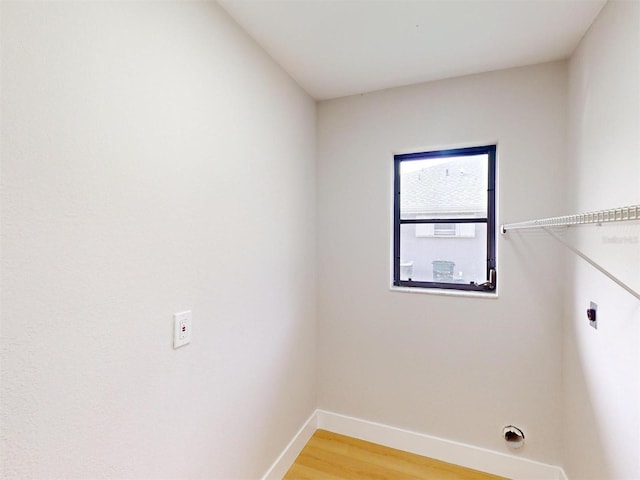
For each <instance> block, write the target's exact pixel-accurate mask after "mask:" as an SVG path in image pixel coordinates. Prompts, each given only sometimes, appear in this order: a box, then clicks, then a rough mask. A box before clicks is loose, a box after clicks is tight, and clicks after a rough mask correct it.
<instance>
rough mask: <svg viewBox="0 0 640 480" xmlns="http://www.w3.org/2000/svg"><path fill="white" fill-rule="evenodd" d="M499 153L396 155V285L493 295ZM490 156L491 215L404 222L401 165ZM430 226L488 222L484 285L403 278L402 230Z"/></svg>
mask: <svg viewBox="0 0 640 480" xmlns="http://www.w3.org/2000/svg"><path fill="white" fill-rule="evenodd" d="M496 150H497V145H483V146H477V147H466V148H454V149H447V150H433V151H427V152H417V153H405V154H398V155H394V157H393V160H394V173H393V189H394V190H393V192H394V193H393V203H394V204H393V286H394V287H410V288H420V289H444V290H462V291H472V292H493V293H495V292H496V291H497V290H496V288H497V280H496V278H497V275H496V266H497V261H496V243H497V237H496ZM475 155H487V170H488V172H487V216H486V217H478V218H468V217H467V218H460V217H456V218H412V219H402V218H401V215H400V201H401V191H400V164H401V163H402V162H406V161H411V160H425V159H436V158H448V157H463V156H475ZM426 223H433V224H437V223H486V225H487V238H486V242H487V246H486V258H485V260H486V274H485V282H484V283H480V284H478V283H473V282H471V283H468V284H464V283H449V282H434V281H431V282H427V281H416V280H401V279H400V227H401V225H406V224H426Z"/></svg>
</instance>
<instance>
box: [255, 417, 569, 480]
mask: <svg viewBox="0 0 640 480" xmlns="http://www.w3.org/2000/svg"><path fill="white" fill-rule="evenodd" d="M319 428H321V429H323V430H328V431H330V432H334V433H339V434H342V435H348V436H350V437H354V438H359V439H361V440H366V441H369V442H373V443H378V444H380V445H384V446H386V447H390V448H397V449H399V450H404V451H406V452H411V453H415V454H417V455H423V456H426V457H431V458H435V459H438V460H442V461H443V462H449V463H455V464H456V465H461V466H463V467H468V468H473V469H475V470H481V471H483V472H487V473H493V474H494V475H500V476H503V477H507V478H510V479H513V480H568V478H567V476H566V474H565V472H564V471H563V470H562V468H560V467H557V466H554V465H548V464H546V463H541V462H536V461H534V460H528V459H526V458H520V457H516V456H515V455H507V454H504V453H500V452H494V451H492V450H487V449H485V448H480V447H475V446H473V445H466V444H464V443H459V442H453V441H451V440H445V439H443V438H438V437H433V436H430V435H425V434H423V433H417V432H412V431H410V430H404V429H401V428H396V427H391V426H389V425H383V424H381V423H376V422H370V421H368V420H362V419H359V418H354V417H349V416H347V415H341V414H338V413H333V412H327V411H325V410H316V411H315V412H314V413H313V414H312V415H311V416H310V417H309V418H308V419H307V421H306V422H305V424H304V425H303V426H302V428H300V430H299V431H298V433H296V435H295V436H294V437H293V439H292V440H291V442H289V445H287V447H286V448H285V449H284V451H283V452H282V453H281V454H280V456H279V457H278V459H277V460H276V461H275V462H274V463H273V465H271V467H270V468H269V470H268V471H267V473H266V474H265V475H264V476H263V477H262V480H281V479H282V477H283V476H284V475H285V473H287V470H289V468H290V467H291V465H292V464H293V462H294V461H295V459H296V457H297V456H298V455H299V454H300V452H301V451H302V449H303V448H304V446H305V444H306V443H307V442H308V441H309V439H310V438H311V436H312V435H313V433H314V432H315V431H316V430H317V429H319Z"/></svg>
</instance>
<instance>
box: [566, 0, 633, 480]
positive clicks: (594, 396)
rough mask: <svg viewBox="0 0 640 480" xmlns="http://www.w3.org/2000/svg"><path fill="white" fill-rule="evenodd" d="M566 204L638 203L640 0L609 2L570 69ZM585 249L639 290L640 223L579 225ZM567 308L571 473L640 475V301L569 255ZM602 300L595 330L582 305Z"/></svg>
mask: <svg viewBox="0 0 640 480" xmlns="http://www.w3.org/2000/svg"><path fill="white" fill-rule="evenodd" d="M569 113H570V115H569V147H570V149H569V152H570V155H569V162H568V167H569V172H570V175H569V176H568V180H569V181H568V186H569V190H568V203H569V209H570V210H571V211H575V212H582V211H593V210H598V209H603V208H612V207H620V206H625V205H634V204H635V205H637V204H640V3H638V2H637V1H636V2H631V1H625V2H619V1H610V2H609V3H608V4H607V5H606V6H605V8H604V9H603V10H602V12H601V13H600V16H599V17H598V18H597V20H596V22H595V23H594V24H593V25H592V26H591V29H590V30H589V32H588V33H587V35H586V36H585V38H584V39H583V40H582V43H581V44H580V46H579V48H578V49H577V51H576V52H575V54H574V55H573V57H572V59H571V62H570V68H569ZM567 238H568V239H569V240H570V241H571V243H572V244H573V245H575V246H577V247H578V248H580V249H581V250H582V251H583V252H584V253H585V254H586V255H588V256H589V257H591V258H592V259H593V260H595V261H596V262H598V263H599V264H601V265H602V266H603V267H605V268H607V269H608V270H609V271H610V272H611V273H612V274H614V275H616V276H617V277H619V278H620V280H622V281H623V282H625V283H627V284H628V285H629V286H631V287H632V288H634V289H635V290H636V291H640V222H633V223H624V224H608V225H603V226H602V227H581V228H576V229H573V231H572V232H571V235H569V236H568V237H567ZM568 265H569V268H568V278H567V286H568V289H567V296H566V299H565V312H564V316H565V319H564V325H565V332H564V375H563V377H564V404H565V408H564V414H565V415H564V416H565V426H564V428H563V431H564V432H565V440H564V446H565V449H564V450H565V453H564V461H565V469H566V471H567V473H568V475H569V477H570V478H572V479H594V480H595V479H605V478H606V479H636V478H640V456H639V455H638V452H640V301H638V300H637V299H636V298H634V297H633V296H631V295H630V294H629V293H627V292H626V291H624V290H623V289H622V288H620V287H619V286H617V285H616V284H614V283H613V282H612V281H611V280H609V279H607V278H606V277H605V276H604V275H602V274H601V273H600V272H598V271H596V270H595V269H594V268H592V267H591V266H589V265H587V264H586V263H585V262H584V261H583V260H581V259H579V258H578V257H575V256H573V255H569V254H568ZM592 301H593V302H595V303H596V304H597V305H598V317H599V319H598V330H594V329H592V328H590V327H589V323H588V321H587V319H586V315H585V310H586V309H587V308H588V307H589V304H590V302H592Z"/></svg>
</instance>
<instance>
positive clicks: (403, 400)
mask: <svg viewBox="0 0 640 480" xmlns="http://www.w3.org/2000/svg"><path fill="white" fill-rule="evenodd" d="M566 101H567V98H566V63H564V62H558V63H551V64H544V65H538V66H532V67H526V68H518V69H512V70H505V71H500V72H494V73H487V74H482V75H474V76H469V77H462V78H457V79H451V80H445V81H441V82H433V83H427V84H422V85H415V86H410V87H403V88H397V89H391V90H385V91H381V92H376V93H372V94H365V95H358V96H351V97H346V98H341V99H337V100H331V101H325V102H321V103H319V105H318V140H317V141H318V167H317V169H318V181H317V182H318V183H317V187H318V335H319V344H318V345H319V346H318V349H319V359H320V362H319V386H318V388H319V406H320V408H323V409H326V410H330V411H335V412H339V413H344V414H348V415H353V416H355V417H359V418H365V419H368V420H373V421H378V422H382V423H386V424H390V425H393V426H398V427H404V428H408V429H411V430H415V431H419V432H425V433H428V434H430V435H435V436H440V437H444V438H447V439H450V440H458V441H462V442H466V443H470V444H473V445H478V446H482V447H486V448H490V449H493V450H497V451H505V452H506V451H507V447H506V446H505V442H504V440H503V439H502V438H501V431H502V427H503V426H505V425H508V424H510V423H513V424H515V425H519V426H521V427H522V428H523V429H524V431H525V434H526V436H527V443H526V446H525V447H524V448H523V449H522V450H521V451H520V452H519V453H518V454H519V455H522V456H523V457H528V458H533V459H537V460H540V461H544V462H548V463H552V464H557V463H560V455H559V450H560V438H559V437H560V434H559V430H560V427H559V425H560V420H561V416H560V414H561V401H560V393H561V359H562V357H561V344H562V340H561V332H562V326H561V322H560V320H561V311H562V281H561V279H562V268H561V266H559V265H560V264H561V258H562V257H561V256H560V255H561V254H563V252H562V251H561V250H560V249H559V247H558V246H557V245H556V244H555V243H554V242H553V241H552V239H550V238H549V237H548V236H546V235H545V234H544V233H533V234H528V235H518V234H517V233H516V232H514V234H513V236H508V237H500V238H499V239H498V250H499V265H498V267H499V268H498V282H499V298H498V299H479V298H468V297H464V298H461V297H451V296H436V295H428V294H411V293H399V292H392V291H390V290H389V284H390V255H391V253H390V251H391V200H392V197H391V179H392V165H393V153H399V152H402V153H405V152H408V151H412V150H413V151H416V150H417V151H419V150H420V149H423V148H438V147H456V146H469V145H484V144H487V143H488V142H496V141H497V142H498V176H499V180H498V185H499V192H498V193H499V210H500V212H499V222H502V223H504V222H512V221H518V220H526V219H528V218H537V217H544V216H550V215H557V214H561V213H562V212H563V210H564V208H563V202H564V196H565V192H564V187H563V186H564V173H563V172H564V168H563V162H564V159H565V156H566V155H565V147H566V145H565V142H566Z"/></svg>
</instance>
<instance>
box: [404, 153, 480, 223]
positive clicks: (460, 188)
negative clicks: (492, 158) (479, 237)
mask: <svg viewBox="0 0 640 480" xmlns="http://www.w3.org/2000/svg"><path fill="white" fill-rule="evenodd" d="M487 169H488V156H487V155H486V154H483V155H471V156H464V157H448V158H428V159H422V160H405V161H403V162H401V163H400V216H401V217H402V218H405V219H407V218H453V217H463V218H469V217H471V218H473V217H486V216H487V178H488V171H487ZM439 228H440V227H439ZM442 228H444V227H442Z"/></svg>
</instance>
